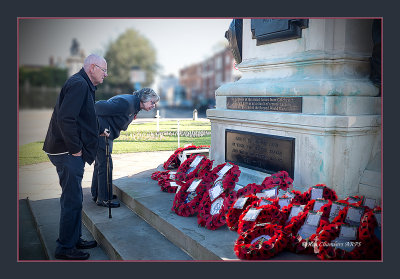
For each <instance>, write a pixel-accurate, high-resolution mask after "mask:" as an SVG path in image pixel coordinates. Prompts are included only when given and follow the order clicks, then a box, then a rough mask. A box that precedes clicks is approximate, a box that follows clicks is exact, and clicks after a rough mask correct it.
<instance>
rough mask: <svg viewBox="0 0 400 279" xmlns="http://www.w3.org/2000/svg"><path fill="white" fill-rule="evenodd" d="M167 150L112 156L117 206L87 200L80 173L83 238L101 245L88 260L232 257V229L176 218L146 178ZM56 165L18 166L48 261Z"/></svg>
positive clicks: (53, 234)
mask: <svg viewBox="0 0 400 279" xmlns="http://www.w3.org/2000/svg"><path fill="white" fill-rule="evenodd" d="M170 155H171V151H162V152H142V153H127V154H114V155H113V162H114V179H113V184H114V193H116V194H117V195H118V197H119V199H120V200H121V202H122V203H121V207H120V208H113V209H112V218H108V209H107V208H105V207H99V206H97V205H95V203H94V202H93V201H92V199H91V195H90V183H91V178H92V171H93V166H89V165H86V166H85V173H84V177H83V182H82V185H83V192H84V204H83V223H84V225H85V226H83V231H84V236H85V237H86V238H88V239H93V238H95V239H96V240H97V241H98V242H99V243H100V247H97V248H94V249H90V250H89V252H90V253H91V257H90V258H89V260H94V261H104V260H127V261H143V260H144V261H192V260H200V261H202V260H204V261H219V260H231V261H237V258H236V256H235V254H234V251H233V245H234V242H235V240H236V239H237V233H236V232H233V231H230V230H229V229H228V228H227V227H226V226H224V227H221V228H219V229H217V230H215V231H210V230H208V229H206V228H204V227H199V226H198V225H197V219H196V217H195V216H194V217H181V216H178V215H176V214H175V213H174V212H172V211H171V207H172V201H173V197H174V194H171V193H165V192H162V191H161V190H160V187H159V186H158V184H157V182H156V181H154V180H152V179H151V178H150V175H151V173H152V172H154V171H155V170H156V169H157V168H158V169H160V167H161V164H162V163H163V162H164V161H165V160H167V159H168V157H169V156H170ZM60 194H61V189H60V186H59V185H58V177H57V174H56V170H55V167H54V166H53V165H52V164H51V163H40V164H35V165H28V166H22V167H20V168H19V198H20V199H24V198H27V197H29V202H30V206H31V208H32V212H33V213H34V216H35V221H36V223H37V226H38V229H39V232H40V236H41V239H42V242H43V244H44V246H45V248H46V253H47V255H48V258H49V259H50V260H53V259H54V258H53V256H54V250H55V245H56V242H55V240H56V239H57V235H58V218H59V197H60ZM273 260H295V261H303V260H307V261H310V260H317V258H316V257H315V256H314V255H296V254H293V253H289V252H282V253H280V254H279V255H278V256H277V257H275V258H273Z"/></svg>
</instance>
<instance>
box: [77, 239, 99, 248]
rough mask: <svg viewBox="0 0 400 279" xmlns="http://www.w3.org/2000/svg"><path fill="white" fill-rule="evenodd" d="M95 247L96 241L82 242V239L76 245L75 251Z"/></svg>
mask: <svg viewBox="0 0 400 279" xmlns="http://www.w3.org/2000/svg"><path fill="white" fill-rule="evenodd" d="M96 246H97V242H96V240H89V241H87V240H83V239H82V238H81V239H79V241H78V244H76V248H77V249H90V248H94V247H96Z"/></svg>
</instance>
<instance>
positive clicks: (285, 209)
mask: <svg viewBox="0 0 400 279" xmlns="http://www.w3.org/2000/svg"><path fill="white" fill-rule="evenodd" d="M293 205H300V204H298V203H290V204H289V205H288V206H284V207H283V208H282V209H281V212H282V214H283V216H284V219H283V220H282V224H286V223H288V222H290V220H288V218H289V216H290V212H291V211H292V207H293ZM302 212H304V210H303V211H302ZM294 217H295V216H293V217H292V218H294Z"/></svg>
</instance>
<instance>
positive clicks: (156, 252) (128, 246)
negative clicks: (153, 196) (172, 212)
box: [82, 188, 193, 261]
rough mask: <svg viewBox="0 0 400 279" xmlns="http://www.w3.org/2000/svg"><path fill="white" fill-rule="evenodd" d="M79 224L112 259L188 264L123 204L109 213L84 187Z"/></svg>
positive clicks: (160, 236) (187, 258) (181, 255)
mask: <svg viewBox="0 0 400 279" xmlns="http://www.w3.org/2000/svg"><path fill="white" fill-rule="evenodd" d="M83 193H84V202H83V213H82V221H83V223H84V224H85V226H86V227H87V228H88V229H89V231H90V232H91V233H92V234H93V236H94V238H95V239H96V240H97V242H98V243H100V246H101V247H102V248H103V249H104V250H105V251H106V253H107V255H108V256H109V258H110V259H111V260H127V261H137V260H145V261H159V260H169V261H191V260H193V259H192V258H191V257H190V256H189V255H188V254H186V253H185V252H184V251H182V250H181V249H180V248H178V247H176V246H175V245H174V244H172V243H171V242H170V241H169V240H168V239H166V238H165V237H164V236H163V235H162V234H160V233H159V232H158V231H157V230H155V229H154V228H153V227H151V226H150V225H149V224H147V223H146V222H145V221H144V220H142V219H141V218H140V217H138V216H137V215H136V214H135V213H133V212H132V211H131V210H130V209H129V208H128V207H127V206H126V205H125V204H124V203H121V206H120V207H118V208H112V209H111V218H109V210H108V208H106V207H101V206H97V205H96V204H95V203H94V202H93V201H92V199H91V194H90V189H88V188H84V189H83Z"/></svg>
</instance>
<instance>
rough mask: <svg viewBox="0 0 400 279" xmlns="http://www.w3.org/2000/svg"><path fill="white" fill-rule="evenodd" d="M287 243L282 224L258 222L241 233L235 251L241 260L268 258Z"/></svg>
mask: <svg viewBox="0 0 400 279" xmlns="http://www.w3.org/2000/svg"><path fill="white" fill-rule="evenodd" d="M286 243H287V240H286V237H285V234H284V232H283V230H282V227H281V226H278V225H276V224H271V223H267V224H258V225H256V226H254V227H253V228H252V229H250V230H249V231H247V232H245V233H243V234H240V235H239V237H238V239H237V240H236V242H235V246H234V251H235V254H236V256H237V257H238V258H239V259H241V260H267V259H270V258H272V257H274V256H275V255H276V254H278V253H279V252H281V251H282V250H283V249H284V248H285V247H286Z"/></svg>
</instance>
